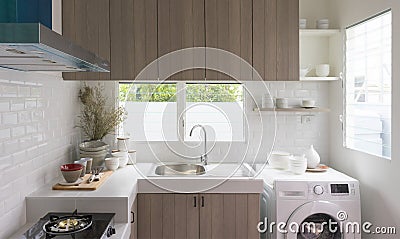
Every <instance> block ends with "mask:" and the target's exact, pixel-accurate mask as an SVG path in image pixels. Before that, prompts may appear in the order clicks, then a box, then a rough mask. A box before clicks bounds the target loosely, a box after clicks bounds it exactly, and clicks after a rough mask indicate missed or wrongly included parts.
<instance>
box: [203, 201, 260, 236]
mask: <svg viewBox="0 0 400 239" xmlns="http://www.w3.org/2000/svg"><path fill="white" fill-rule="evenodd" d="M259 200H260V195H259V194H201V195H200V238H237V239H243V238H249V239H250V238H259V233H258V231H257V223H258V222H259V220H260V216H259V212H260V206H259V205H260V203H259Z"/></svg>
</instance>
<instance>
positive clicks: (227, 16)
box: [205, 0, 253, 80]
mask: <svg viewBox="0 0 400 239" xmlns="http://www.w3.org/2000/svg"><path fill="white" fill-rule="evenodd" d="M251 16H252V0H205V31H206V33H205V34H206V46H207V47H213V48H219V49H222V50H226V51H229V52H231V53H234V54H236V55H238V56H240V57H242V58H243V59H244V60H246V61H247V62H248V63H250V64H252V51H251V49H252V44H253V43H252V40H251V38H252V18H251ZM206 60H207V61H208V62H211V61H212V62H214V61H215V62H216V64H218V67H219V68H220V67H221V66H222V65H226V64H227V62H224V60H223V58H219V59H210V58H208V57H207V56H206ZM228 65H229V67H228V68H227V69H228V70H229V71H233V72H236V74H237V75H241V72H240V69H241V64H240V61H238V60H233V61H232V62H229V63H228ZM206 77H207V79H208V80H226V79H229V77H228V76H226V75H225V74H223V73H220V72H213V71H210V70H207V71H206ZM242 80H246V79H242ZM247 80H250V79H247Z"/></svg>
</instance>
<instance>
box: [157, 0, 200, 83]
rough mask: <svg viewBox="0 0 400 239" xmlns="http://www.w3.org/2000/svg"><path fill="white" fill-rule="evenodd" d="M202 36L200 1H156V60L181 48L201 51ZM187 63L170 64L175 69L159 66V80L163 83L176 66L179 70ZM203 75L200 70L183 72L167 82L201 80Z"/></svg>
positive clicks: (180, 60)
mask: <svg viewBox="0 0 400 239" xmlns="http://www.w3.org/2000/svg"><path fill="white" fill-rule="evenodd" d="M204 34H205V33H204V0H158V56H159V57H161V56H163V55H165V54H167V53H170V52H174V51H176V50H180V49H184V48H191V47H204V41H205V38H204V36H205V35H204ZM187 60H188V59H183V58H180V59H179V60H178V61H177V62H173V63H172V64H177V65H160V69H159V70H160V80H165V79H164V78H165V77H166V74H167V73H169V72H171V71H173V70H174V69H176V66H178V67H179V70H180V69H181V68H182V67H183V63H188V62H183V61H187ZM190 60H191V61H192V62H193V60H194V59H190ZM190 65H191V66H193V63H192V64H190ZM174 66H175V67H174ZM204 75H205V72H204V70H187V71H183V72H181V73H178V74H175V75H173V76H172V77H171V78H169V79H172V80H202V79H204Z"/></svg>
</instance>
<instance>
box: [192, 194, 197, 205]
mask: <svg viewBox="0 0 400 239" xmlns="http://www.w3.org/2000/svg"><path fill="white" fill-rule="evenodd" d="M193 207H197V197H196V196H194V197H193Z"/></svg>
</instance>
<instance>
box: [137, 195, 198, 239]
mask: <svg viewBox="0 0 400 239" xmlns="http://www.w3.org/2000/svg"><path fill="white" fill-rule="evenodd" d="M138 200H139V201H138V238H141V239H142V238H143V239H146V238H152V239H156V238H157V239H158V238H194V239H196V238H199V208H198V194H138Z"/></svg>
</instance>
